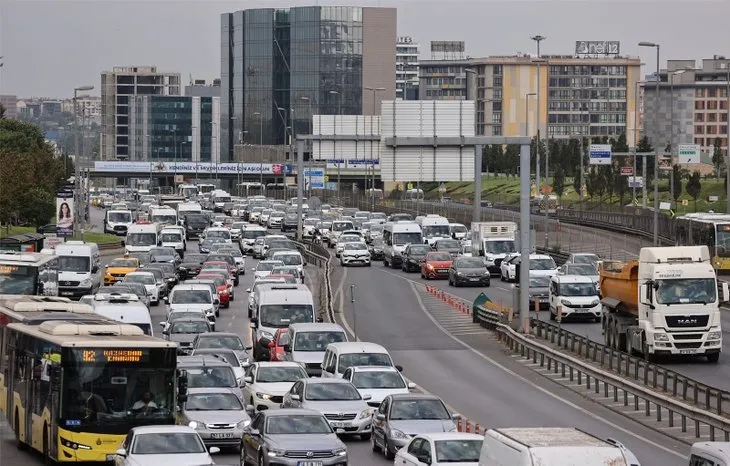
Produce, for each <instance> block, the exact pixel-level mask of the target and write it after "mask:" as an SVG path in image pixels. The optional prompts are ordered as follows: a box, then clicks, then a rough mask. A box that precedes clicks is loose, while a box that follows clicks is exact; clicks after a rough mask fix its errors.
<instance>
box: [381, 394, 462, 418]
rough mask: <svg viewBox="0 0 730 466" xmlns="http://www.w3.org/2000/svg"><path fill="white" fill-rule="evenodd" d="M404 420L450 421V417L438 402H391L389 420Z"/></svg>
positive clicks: (425, 400)
mask: <svg viewBox="0 0 730 466" xmlns="http://www.w3.org/2000/svg"><path fill="white" fill-rule="evenodd" d="M405 419H439V420H447V419H451V415H450V414H449V412H448V411H447V410H446V407H445V406H444V404H443V403H442V402H441V401H440V400H431V399H422V400H418V399H416V400H393V405H392V407H391V408H390V420H391V421H399V420H405Z"/></svg>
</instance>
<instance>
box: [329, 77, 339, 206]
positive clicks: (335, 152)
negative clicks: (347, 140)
mask: <svg viewBox="0 0 730 466" xmlns="http://www.w3.org/2000/svg"><path fill="white" fill-rule="evenodd" d="M329 93H330V95H336V96H337V113H338V114H339V115H340V118H342V99H341V98H340V93H339V92H337V91H330V92H329ZM334 132H335V136H337V118H335V131H334ZM336 147H337V141H336V140H334V141H332V152H333V153H334V156H335V157H337V150H335V148H336ZM341 165H342V164H341V163H340V160H339V159H337V199H338V201H339V202H340V203H342V201H341V198H342V188H341V186H342V183H341V181H342V180H341V176H340V171H341V170H340V168H341Z"/></svg>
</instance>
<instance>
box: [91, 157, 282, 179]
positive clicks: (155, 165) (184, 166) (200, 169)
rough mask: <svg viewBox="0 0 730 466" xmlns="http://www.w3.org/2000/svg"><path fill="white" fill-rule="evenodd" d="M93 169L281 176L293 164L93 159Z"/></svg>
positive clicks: (98, 170) (99, 170) (111, 171)
mask: <svg viewBox="0 0 730 466" xmlns="http://www.w3.org/2000/svg"><path fill="white" fill-rule="evenodd" d="M94 171H95V172H97V173H147V174H149V173H166V174H174V173H178V174H180V173H199V174H207V173H221V174H226V173H229V174H238V173H242V174H256V175H258V174H259V173H262V172H263V173H264V174H265V175H266V174H268V175H276V176H281V175H283V174H287V175H288V174H291V173H293V171H294V170H293V165H291V164H280V163H264V164H261V163H245V162H242V163H219V164H217V165H216V164H214V163H209V162H198V163H195V162H127V161H122V160H115V161H95V162H94Z"/></svg>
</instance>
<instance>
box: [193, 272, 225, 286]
mask: <svg viewBox="0 0 730 466" xmlns="http://www.w3.org/2000/svg"><path fill="white" fill-rule="evenodd" d="M198 278H199V279H205V280H211V281H212V282H213V283H215V286H216V287H219V286H223V285H225V284H226V279H225V278H224V277H223V276H222V275H213V274H200V275H198Z"/></svg>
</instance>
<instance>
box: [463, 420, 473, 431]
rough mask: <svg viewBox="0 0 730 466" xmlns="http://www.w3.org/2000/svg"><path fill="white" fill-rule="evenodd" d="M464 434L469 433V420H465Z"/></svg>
mask: <svg viewBox="0 0 730 466" xmlns="http://www.w3.org/2000/svg"><path fill="white" fill-rule="evenodd" d="M464 432H471V422H469V419H467V420H466V427H465V429H464Z"/></svg>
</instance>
